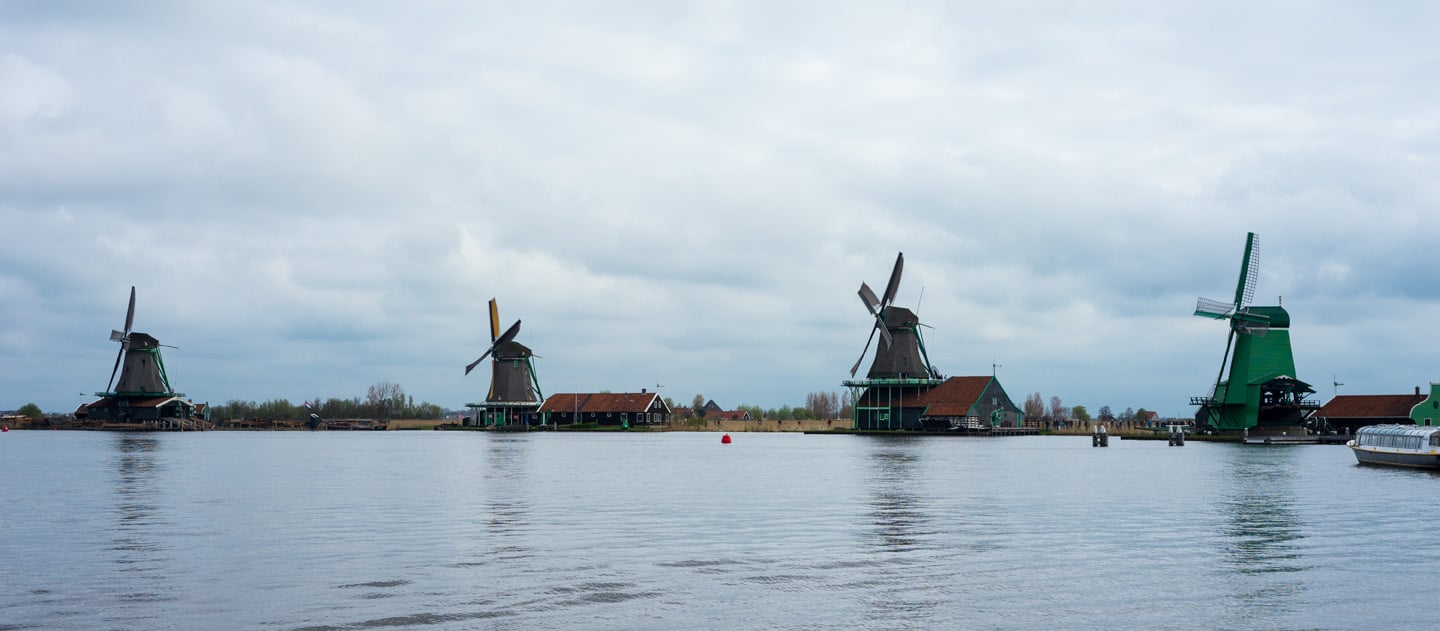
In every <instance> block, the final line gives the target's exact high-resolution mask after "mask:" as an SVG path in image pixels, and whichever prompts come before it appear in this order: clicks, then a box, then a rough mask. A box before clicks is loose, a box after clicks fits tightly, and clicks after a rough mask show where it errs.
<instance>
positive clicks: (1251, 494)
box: [1219, 447, 1310, 618]
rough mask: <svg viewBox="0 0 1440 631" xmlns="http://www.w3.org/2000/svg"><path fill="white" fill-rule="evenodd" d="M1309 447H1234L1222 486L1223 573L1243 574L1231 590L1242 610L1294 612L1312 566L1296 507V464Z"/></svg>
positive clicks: (1271, 613)
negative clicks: (1302, 576) (1300, 451)
mask: <svg viewBox="0 0 1440 631" xmlns="http://www.w3.org/2000/svg"><path fill="white" fill-rule="evenodd" d="M1297 449H1305V447H1274V448H1257V447H1245V448H1239V449H1234V450H1231V451H1230V454H1229V460H1228V462H1227V465H1228V471H1227V475H1228V478H1227V479H1226V484H1225V485H1222V487H1221V488H1222V489H1224V491H1225V492H1226V495H1227V496H1228V497H1227V498H1226V499H1224V500H1222V501H1221V502H1222V503H1221V508H1222V511H1223V514H1224V518H1225V521H1224V524H1223V526H1222V530H1221V533H1220V534H1221V537H1220V539H1219V541H1220V547H1221V552H1222V553H1223V556H1222V561H1223V563H1224V565H1225V566H1226V567H1225V569H1224V574H1225V575H1227V576H1236V577H1241V580H1239V581H1235V583H1234V586H1233V587H1232V589H1234V590H1235V591H1236V593H1235V594H1234V597H1235V599H1236V602H1237V603H1238V604H1239V608H1238V610H1237V612H1236V613H1237V614H1239V615H1242V616H1245V617H1247V618H1249V617H1253V616H1262V617H1264V616H1277V615H1281V614H1285V613H1288V612H1290V611H1292V610H1293V608H1294V603H1295V602H1297V601H1298V596H1299V595H1300V593H1301V592H1302V591H1303V590H1304V589H1305V583H1304V581H1303V580H1300V579H1299V578H1298V576H1299V575H1300V573H1303V572H1305V571H1306V570H1309V569H1310V567H1309V564H1308V563H1307V562H1306V559H1305V558H1304V556H1303V555H1302V554H1301V552H1300V546H1299V544H1300V542H1301V540H1302V539H1303V538H1304V537H1305V534H1304V529H1303V526H1304V525H1303V524H1302V522H1301V519H1300V515H1299V512H1298V511H1297V507H1296V504H1295V502H1296V497H1297V490H1296V488H1295V477H1296V474H1297V471H1296V466H1297V465H1296V463H1295V460H1294V458H1293V456H1295V455H1296V453H1297V452H1296V450H1297Z"/></svg>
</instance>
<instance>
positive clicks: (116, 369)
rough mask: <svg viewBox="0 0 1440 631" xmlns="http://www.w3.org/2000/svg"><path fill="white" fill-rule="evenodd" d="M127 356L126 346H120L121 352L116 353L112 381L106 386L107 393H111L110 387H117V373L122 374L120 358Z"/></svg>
mask: <svg viewBox="0 0 1440 631" xmlns="http://www.w3.org/2000/svg"><path fill="white" fill-rule="evenodd" d="M124 356H125V345H123V344H122V345H120V352H118V353H115V367H114V368H111V369H110V381H109V382H106V384H105V391H106V392H109V391H110V386H113V385H115V373H117V372H120V358H121V357H124Z"/></svg>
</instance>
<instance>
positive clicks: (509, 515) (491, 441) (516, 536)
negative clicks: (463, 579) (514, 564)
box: [479, 433, 532, 562]
mask: <svg viewBox="0 0 1440 631" xmlns="http://www.w3.org/2000/svg"><path fill="white" fill-rule="evenodd" d="M487 438H488V440H487V441H486V445H485V470H484V476H485V480H484V483H483V484H484V487H485V501H484V507H485V514H484V518H483V528H484V529H485V532H484V533H479V534H481V537H480V541H484V542H485V543H486V548H485V550H484V552H483V553H482V558H485V559H486V562H494V561H506V562H509V561H520V560H523V559H526V558H529V557H530V555H531V552H532V550H531V547H530V542H529V536H527V535H528V532H527V531H528V530H529V523H528V522H529V513H530V510H529V509H530V507H529V506H528V504H527V503H526V495H525V485H526V483H527V480H526V467H527V465H528V464H529V451H530V440H531V437H530V436H527V435H525V434H502V433H496V434H491V435H489V436H488V437H487Z"/></svg>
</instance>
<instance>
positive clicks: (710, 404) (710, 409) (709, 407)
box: [700, 399, 725, 418]
mask: <svg viewBox="0 0 1440 631" xmlns="http://www.w3.org/2000/svg"><path fill="white" fill-rule="evenodd" d="M724 411H725V410H722V409H720V404H718V403H716V402H715V399H710V400H709V401H706V402H705V407H703V408H700V414H701V415H702V416H704V417H705V418H710V415H711V414H712V413H714V412H724Z"/></svg>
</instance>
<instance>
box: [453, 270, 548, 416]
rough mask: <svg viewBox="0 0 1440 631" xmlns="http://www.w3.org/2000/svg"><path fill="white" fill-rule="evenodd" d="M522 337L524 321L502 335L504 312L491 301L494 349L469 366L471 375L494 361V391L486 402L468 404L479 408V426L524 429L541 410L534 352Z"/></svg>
mask: <svg viewBox="0 0 1440 631" xmlns="http://www.w3.org/2000/svg"><path fill="white" fill-rule="evenodd" d="M519 334H520V321H519V320H516V321H515V324H512V325H510V328H508V329H505V332H504V333H501V332H500V310H499V308H498V307H497V305H496V303H495V299H494V298H491V299H490V346H489V347H487V348H486V349H485V352H484V353H481V354H480V357H479V358H477V359H476V360H475V361H473V362H470V363H469V364H468V365H466V366H465V374H467V375H468V374H470V371H471V370H474V369H475V367H476V366H478V365H480V362H482V361H484V360H485V358H486V357H489V358H490V391H489V393H488V394H487V395H486V396H485V402H484V403H469V404H466V405H468V406H469V407H471V408H474V409H476V410H477V411H478V412H479V414H477V415H476V420H477V424H483V425H486V426H493V427H497V428H523V427H525V426H527V425H528V424H529V421H530V415H531V414H533V413H534V412H535V410H536V409H537V408H539V407H540V400H541V398H543V396H542V394H541V392H540V381H539V380H538V379H536V377H535V365H534V363H533V362H532V360H531V358H532V357H533V356H534V353H533V352H531V351H530V349H529V348H528V347H526V346H525V345H524V344H521V343H519V342H516V341H515V336H517V335H519Z"/></svg>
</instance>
